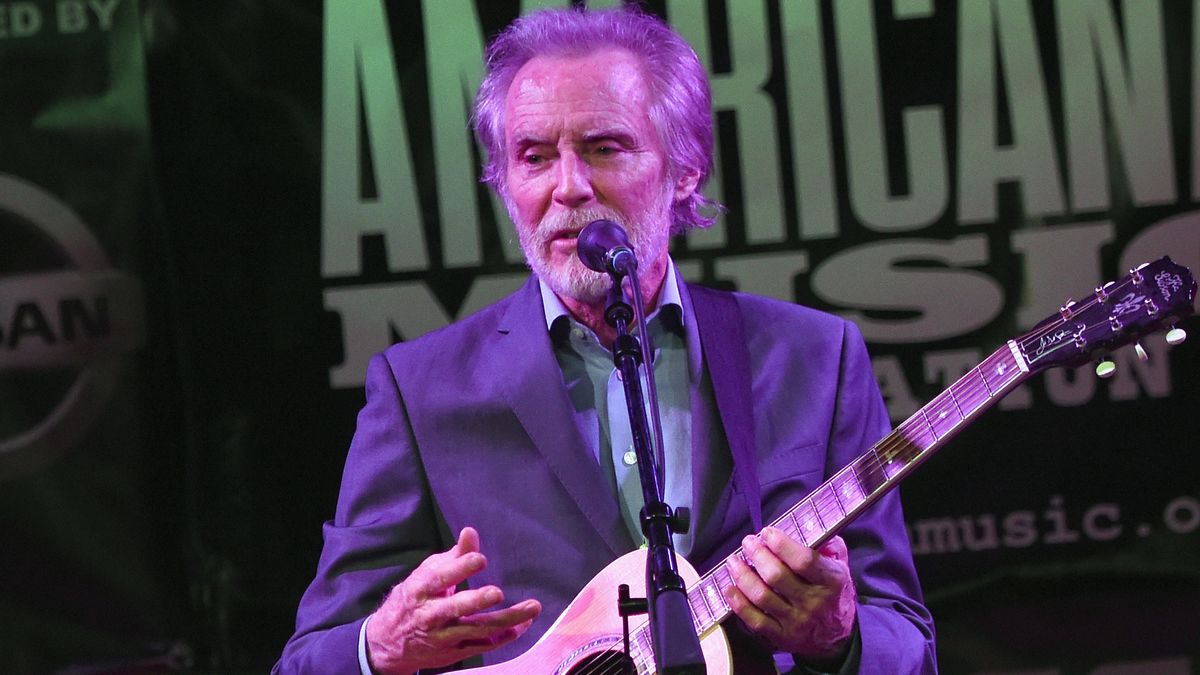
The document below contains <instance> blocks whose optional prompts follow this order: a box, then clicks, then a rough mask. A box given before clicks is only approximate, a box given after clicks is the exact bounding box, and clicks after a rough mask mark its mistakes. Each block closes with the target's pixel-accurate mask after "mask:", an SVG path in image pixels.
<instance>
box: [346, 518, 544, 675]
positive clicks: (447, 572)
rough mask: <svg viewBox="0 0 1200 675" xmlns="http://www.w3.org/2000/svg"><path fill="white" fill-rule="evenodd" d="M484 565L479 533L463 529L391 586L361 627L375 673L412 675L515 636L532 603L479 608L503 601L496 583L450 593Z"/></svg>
mask: <svg viewBox="0 0 1200 675" xmlns="http://www.w3.org/2000/svg"><path fill="white" fill-rule="evenodd" d="M486 565H487V559H486V558H484V557H483V554H482V553H480V552H479V534H478V533H476V532H475V530H474V529H472V528H470V527H466V528H463V531H462V532H460V533H459V535H458V543H456V544H455V545H454V546H451V547H450V550H448V551H446V552H445V553H435V554H433V555H431V556H429V557H428V558H426V559H425V560H423V561H422V562H421V564H420V565H418V566H417V568H416V569H415V570H413V572H412V574H410V575H408V578H407V579H405V580H404V581H402V582H400V583H398V584H396V585H395V586H393V587H392V590H391V591H390V592H389V593H388V596H387V599H386V600H384V601H383V605H381V606H380V607H379V609H377V610H375V613H374V614H373V615H371V620H370V623H368V624H367V635H366V638H367V639H366V642H367V658H368V660H369V661H370V663H371V668H372V670H374V671H375V672H376V673H380V674H381V675H385V674H386V675H392V674H397V675H399V674H403V675H409V674H411V673H415V672H416V671H417V670H418V669H421V668H435V667H438V666H446V665H450V664H451V663H455V662H458V661H461V660H463V659H465V658H467V657H469V656H474V655H476V654H481V653H483V652H486V651H490V650H492V649H495V648H496V647H499V646H501V645H504V644H507V643H509V642H512V641H513V640H515V639H517V638H518V637H520V635H521V634H522V633H524V632H525V630H526V629H528V628H529V625H530V624H531V623H533V620H534V618H536V617H537V615H538V614H539V613H541V611H542V605H541V603H539V602H538V601H537V600H532V599H530V600H525V601H523V602H518V603H517V604H515V605H513V606H512V607H508V608H505V609H498V610H493V611H490V612H485V611H483V610H485V609H487V608H489V607H493V606H495V605H497V604H499V603H500V602H502V601H503V600H504V594H503V592H501V590H500V589H499V588H497V587H495V586H484V587H483V588H478V589H472V590H467V591H458V592H456V591H455V587H456V586H458V584H460V583H462V582H463V581H465V580H466V579H467V578H469V577H470V576H472V575H473V574H475V573H477V572H479V571H480V570H482V569H483V568H484V567H485V566H486Z"/></svg>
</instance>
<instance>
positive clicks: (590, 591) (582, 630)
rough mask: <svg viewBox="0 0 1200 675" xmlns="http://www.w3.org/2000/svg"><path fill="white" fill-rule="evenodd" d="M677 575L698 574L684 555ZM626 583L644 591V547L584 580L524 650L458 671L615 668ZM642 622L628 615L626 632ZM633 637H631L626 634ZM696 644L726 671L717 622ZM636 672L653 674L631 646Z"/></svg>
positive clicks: (561, 672) (537, 673)
mask: <svg viewBox="0 0 1200 675" xmlns="http://www.w3.org/2000/svg"><path fill="white" fill-rule="evenodd" d="M678 564H679V575H680V576H681V577H683V581H684V583H685V584H686V585H687V586H688V587H691V586H693V585H694V584H695V583H696V582H697V581H699V579H700V576H699V575H698V574H697V573H696V570H695V568H693V567H692V566H691V565H690V564H688V562H687V561H686V560H684V559H683V558H682V557H680V558H678ZM621 584H628V585H629V593H630V595H632V596H633V597H635V598H640V597H645V596H646V550H645V549H639V550H637V551H633V552H630V553H626V554H625V555H623V556H621V557H620V558H617V559H616V560H614V561H612V562H611V563H609V564H608V566H606V567H605V568H604V569H603V570H601V571H600V573H599V574H597V575H596V576H595V577H592V580H591V581H589V582H588V584H587V585H586V586H584V587H583V590H582V591H580V592H579V594H578V595H576V596H575V599H574V600H572V601H571V604H569V605H567V609H566V610H565V611H563V613H562V614H561V615H560V616H559V617H558V618H557V619H555V621H554V625H552V626H550V629H549V630H547V631H546V633H545V634H544V635H542V637H541V639H539V640H538V641H537V643H536V644H535V645H533V647H531V648H530V649H529V651H527V652H525V653H524V654H522V655H520V656H518V657H517V658H515V659H513V660H511V661H505V662H504V663H498V664H496V665H493V666H484V667H482V668H469V669H467V670H465V671H460V672H463V673H476V674H477V675H584V674H585V673H593V672H608V673H619V672H620V671H619V670H617V669H616V668H617V664H618V663H619V661H620V655H619V654H618V653H617V652H621V651H622V650H623V646H622V628H621V616H620V615H619V614H618V613H617V587H618V586H620V585H621ZM645 623H646V617H645V616H644V615H643V616H640V617H639V616H633V617H630V619H629V628H630V634H631V636H632V634H633V633H634V631H635V629H636V628H637V627H639V626H641V625H643V624H645ZM631 639H632V637H631ZM700 649H701V650H702V651H703V652H704V662H705V664H706V665H707V666H708V674H709V675H729V673H730V672H732V665H731V659H730V653H729V642H728V641H727V640H726V639H725V634H724V633H723V632H722V631H721V628H720V627H719V626H715V627H713V628H712V629H711V630H709V631H708V632H706V633H704V634H703V635H701V636H700ZM630 651H631V653H632V654H633V656H634V661H635V663H636V664H637V666H638V668H637V672H638V673H653V672H654V664H653V660H652V659H651V657H650V655H649V649H648V648H647V649H644V650H640V649H639V648H638V647H637V646H636V645H631V649H630Z"/></svg>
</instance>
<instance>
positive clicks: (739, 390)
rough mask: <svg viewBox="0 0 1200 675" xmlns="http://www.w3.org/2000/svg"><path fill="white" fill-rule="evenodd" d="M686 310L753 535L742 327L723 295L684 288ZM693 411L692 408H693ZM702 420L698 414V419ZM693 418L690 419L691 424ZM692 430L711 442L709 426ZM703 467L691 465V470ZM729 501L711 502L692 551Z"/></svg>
mask: <svg viewBox="0 0 1200 675" xmlns="http://www.w3.org/2000/svg"><path fill="white" fill-rule="evenodd" d="M688 291H689V294H690V295H691V301H692V307H693V311H694V312H695V316H696V325H697V329H698V331H699V333H700V345H701V349H702V350H703V353H704V365H705V366H706V370H707V373H708V376H709V378H710V381H711V382H712V392H713V397H714V400H715V402H716V406H717V410H718V412H719V418H720V421H721V425H722V426H723V427H724V431H725V438H726V440H727V441H728V442H729V452H730V455H731V457H732V459H733V481H734V482H735V483H736V485H737V486H738V487H739V488H740V493H741V497H742V498H743V499H744V500H745V507H746V510H747V512H748V513H749V514H750V522H751V523H752V524H753V525H754V529H755V531H758V530H761V529H762V527H763V518H762V499H761V496H760V493H761V490H760V487H759V484H758V463H757V454H758V453H757V451H756V447H757V446H756V444H755V438H754V410H753V401H752V399H751V388H750V352H749V350H748V349H747V346H746V336H745V331H744V328H743V323H742V314H741V309H740V308H739V307H738V304H737V300H735V299H734V297H733V296H732V295H730V294H728V293H720V292H717V291H713V290H711V289H707V288H704V287H701V286H691V285H689V286H688ZM693 409H694V410H695V407H693ZM701 416H702V415H701ZM696 417H698V416H696V415H693V419H696ZM708 424H709V425H710V426H708V427H707V428H706V427H704V426H695V425H694V426H693V428H694V429H696V430H698V431H701V432H702V433H703V434H704V436H703V437H704V438H712V437H713V436H714V435H713V433H712V432H713V431H716V430H715V429H713V428H712V425H715V420H713V421H712V422H709V423H708ZM707 450H708V452H706V453H704V455H702V456H705V457H708V458H710V459H709V460H708V461H710V462H711V461H712V459H711V458H715V457H718V456H719V454H718V449H716V448H708V449H707ZM704 463H705V462H697V463H696V469H705V468H706V467H703V466H701V465H702V464H704ZM729 499H730V495H729V490H728V489H726V490H725V491H724V493H723V494H722V495H721V497H720V500H719V502H718V503H717V508H718V511H717V512H715V513H713V514H712V517H711V518H709V519H707V520H708V522H709V524H710V525H711V526H712V528H715V529H711V530H710V529H709V528H706V530H705V532H698V533H697V541H696V544H697V547H699V546H700V545H701V544H702V542H701V541H700V535H702V534H708V535H714V536H715V534H716V529H719V528H720V521H722V520H724V517H723V516H724V511H725V509H726V508H727V506H728V501H729Z"/></svg>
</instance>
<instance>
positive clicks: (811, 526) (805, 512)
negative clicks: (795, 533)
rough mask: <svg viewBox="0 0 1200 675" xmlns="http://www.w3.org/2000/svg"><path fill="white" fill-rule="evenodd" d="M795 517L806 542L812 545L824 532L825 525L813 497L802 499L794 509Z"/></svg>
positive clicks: (807, 544)
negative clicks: (814, 506) (818, 513)
mask: <svg viewBox="0 0 1200 675" xmlns="http://www.w3.org/2000/svg"><path fill="white" fill-rule="evenodd" d="M792 513H793V517H797V516H798V517H797V520H798V521H799V525H800V532H801V534H802V535H803V537H804V544H805V545H806V546H812V545H813V543H814V542H816V541H817V539H818V538H819V537H820V536H821V535H822V534H824V532H825V526H824V524H822V523H821V522H820V516H818V515H817V511H816V509H815V508H813V504H812V500H811V499H804V500H801V502H800V503H799V504H797V505H796V508H794V509H792Z"/></svg>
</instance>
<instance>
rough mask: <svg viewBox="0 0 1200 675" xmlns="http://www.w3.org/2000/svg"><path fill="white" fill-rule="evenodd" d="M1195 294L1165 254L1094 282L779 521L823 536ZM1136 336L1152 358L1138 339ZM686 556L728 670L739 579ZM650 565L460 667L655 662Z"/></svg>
mask: <svg viewBox="0 0 1200 675" xmlns="http://www.w3.org/2000/svg"><path fill="white" fill-rule="evenodd" d="M1195 297H1196V281H1195V279H1194V278H1193V277H1192V275H1191V273H1190V272H1189V271H1188V269H1187V268H1186V267H1182V266H1180V265H1176V264H1175V263H1173V262H1172V261H1171V259H1170V258H1169V257H1163V258H1160V259H1158V260H1156V261H1154V262H1151V263H1144V264H1142V265H1141V266H1139V267H1137V268H1136V269H1134V270H1131V271H1130V272H1129V274H1127V275H1126V276H1124V277H1122V278H1121V279H1119V280H1117V281H1111V282H1108V283H1106V284H1104V285H1103V286H1100V287H1098V288H1096V289H1095V292H1094V293H1092V294H1091V295H1090V296H1089V297H1088V298H1087V299H1086V300H1083V301H1081V302H1078V303H1076V302H1073V301H1068V302H1067V303H1066V304H1065V305H1063V306H1062V307H1061V308H1060V309H1059V311H1058V313H1057V314H1054V315H1052V316H1050V317H1048V318H1047V319H1045V320H1044V321H1042V322H1041V323H1039V324H1038V325H1037V326H1036V327H1035V328H1034V329H1033V330H1031V331H1030V332H1028V333H1026V334H1024V335H1022V336H1020V337H1018V338H1015V339H1012V340H1009V341H1008V342H1007V343H1006V344H1005V345H1004V346H1003V347H1001V348H999V349H997V350H996V351H995V353H993V354H992V355H991V356H989V357H987V358H986V359H984V360H983V362H982V363H980V364H979V365H978V366H976V367H975V368H973V369H971V370H970V371H969V372H967V374H966V375H964V376H962V377H961V378H960V379H959V380H958V381H956V382H955V383H954V384H952V385H950V387H949V388H948V389H946V390H945V391H943V392H942V393H941V394H938V395H937V396H936V397H935V398H934V399H933V400H932V401H930V402H929V403H928V404H927V405H926V406H925V407H923V408H921V409H920V410H918V411H917V412H916V413H914V414H913V415H912V416H911V417H909V418H908V419H907V420H905V421H904V422H903V423H901V424H900V425H899V426H897V427H896V429H895V430H893V431H892V432H891V433H889V434H888V435H887V436H885V437H884V438H883V439H882V440H880V441H879V442H878V443H876V444H875V445H874V446H872V447H871V449H870V450H868V451H867V452H866V453H864V454H863V455H862V456H861V457H858V458H857V459H855V460H854V461H852V462H850V463H849V464H847V465H846V466H845V467H844V468H842V469H841V470H840V471H838V472H837V473H836V474H834V475H833V476H832V477H831V478H830V479H829V480H827V481H825V482H824V483H823V484H821V485H820V486H819V487H817V488H816V489H815V490H813V491H812V492H811V493H810V494H809V495H808V496H807V497H805V498H804V499H803V500H802V501H801V502H800V503H799V504H796V505H795V506H794V507H792V508H791V509H790V510H788V511H787V512H786V513H784V514H783V515H782V516H780V517H779V518H778V519H777V520H775V521H774V522H773V523H771V525H773V526H774V527H777V528H779V529H780V530H782V531H784V532H785V533H787V534H788V535H789V536H791V537H793V538H794V539H795V540H796V541H799V542H802V543H804V544H805V545H806V546H809V547H811V548H814V549H815V548H817V547H819V546H820V545H821V544H823V543H825V542H826V541H827V540H829V538H830V537H832V536H834V535H835V534H837V533H838V532H839V531H840V530H841V529H842V528H843V527H845V526H846V524H848V523H849V522H850V521H852V520H854V518H856V517H857V516H858V515H859V514H860V513H862V512H863V511H865V510H866V509H867V508H869V507H870V506H871V505H872V504H874V503H875V502H876V501H877V500H878V499H879V498H880V497H881V496H883V495H884V494H885V493H886V492H887V491H888V490H891V489H892V488H893V487H895V486H896V485H897V484H898V483H899V482H900V481H901V480H903V479H904V478H905V477H907V476H908V475H909V474H910V473H912V472H913V471H914V470H915V469H916V468H917V467H918V466H920V465H921V464H922V463H923V462H924V461H925V460H927V459H929V457H930V456H931V455H932V454H933V453H934V451H936V450H938V449H939V448H941V447H942V446H943V445H945V444H946V442H948V441H949V440H950V439H951V438H953V437H954V435H955V434H957V433H958V432H960V431H962V430H963V429H964V428H966V426H967V425H968V424H969V423H971V422H972V421H973V420H974V419H975V418H977V417H978V416H979V415H981V414H982V413H983V412H984V411H985V410H987V409H988V408H990V407H992V406H993V405H995V404H996V402H997V401H999V400H1000V399H1001V398H1002V397H1003V396H1004V395H1005V394H1007V393H1008V392H1010V391H1012V390H1013V389H1014V388H1015V387H1017V386H1018V385H1020V384H1021V383H1022V382H1024V381H1025V380H1027V379H1029V378H1030V377H1032V376H1033V375H1034V374H1035V373H1037V372H1040V371H1042V370H1046V369H1049V368H1052V367H1057V366H1079V365H1083V364H1085V363H1088V362H1089V361H1091V360H1093V359H1096V358H1098V357H1102V356H1103V355H1105V354H1107V353H1108V352H1111V351H1112V350H1114V349H1117V348H1119V347H1122V346H1125V345H1127V344H1129V343H1131V342H1133V343H1137V340H1138V339H1139V338H1140V337H1142V336H1143V335H1146V334H1149V333H1152V332H1154V331H1157V330H1160V329H1162V328H1170V330H1169V331H1168V332H1167V335H1166V340H1167V342H1168V343H1170V344H1172V345H1174V344H1178V343H1180V342H1182V341H1183V339H1184V338H1185V337H1186V334H1185V333H1184V332H1183V330H1182V329H1180V328H1177V327H1173V326H1174V324H1175V323H1176V321H1178V320H1179V319H1180V318H1183V317H1186V316H1188V315H1189V314H1191V313H1192V312H1193V311H1194V308H1193V302H1194V300H1195ZM1135 348H1136V349H1137V351H1138V355H1139V357H1141V358H1145V351H1144V350H1142V347H1141V344H1140V343H1139V344H1136V346H1135ZM1113 368H1115V366H1113V364H1112V362H1111V361H1108V360H1102V361H1101V362H1100V365H1099V366H1098V367H1097V374H1099V375H1100V376H1101V377H1107V376H1109V375H1111V374H1112V372H1113ZM733 556H739V557H741V558H742V560H743V561H745V560H746V558H745V556H744V554H743V553H742V550H741V549H740V548H739V549H738V550H737V551H734V552H733V553H731V554H730V556H729V557H727V558H726V561H728V560H730V559H732V557H733ZM678 562H679V573H680V575H681V576H682V577H683V579H684V582H685V583H686V584H687V589H688V590H687V597H688V603H689V605H690V606H691V609H692V615H693V621H694V627H695V629H696V634H697V635H698V636H699V637H700V647H701V649H702V650H703V652H704V658H705V664H706V665H707V667H708V672H709V673H710V675H726V674H727V673H729V672H731V669H732V668H731V665H730V661H731V658H730V651H729V644H728V642H727V641H726V639H725V636H724V633H723V632H722V631H721V627H720V624H721V622H722V621H723V620H725V619H726V618H728V617H729V616H730V615H731V614H732V612H731V610H730V608H729V605H728V604H727V603H726V602H725V596H724V593H723V589H724V588H726V587H728V586H732V585H733V580H732V578H731V577H730V574H729V570H728V568H727V563H726V562H724V561H723V562H722V563H721V564H719V565H717V566H716V567H715V568H714V569H713V570H711V571H710V572H708V573H707V574H705V575H704V576H700V575H699V574H697V573H696V570H695V569H694V568H693V567H692V566H691V565H689V564H688V563H687V561H686V560H684V559H682V558H680V559H679V561H678ZM645 570H646V552H645V550H638V551H633V552H631V553H627V554H626V555H623V556H621V557H620V558H618V559H616V560H614V561H613V562H612V563H610V564H609V565H608V566H607V567H605V568H604V569H603V570H602V571H601V572H600V573H599V574H597V575H596V576H595V577H593V578H592V580H591V581H589V582H588V584H587V585H586V586H584V587H583V590H582V591H580V592H579V594H578V595H576V596H575V598H574V599H573V600H572V601H571V603H570V604H569V605H568V606H567V609H566V610H565V611H564V612H563V613H562V614H561V615H560V616H559V617H558V618H557V619H556V620H555V622H554V624H553V625H552V626H551V627H550V629H549V630H547V631H546V633H545V634H544V635H542V637H541V639H539V640H538V641H537V643H536V644H534V646H533V647H531V648H530V649H529V651H527V652H525V653H524V654H522V655H521V656H518V657H517V658H515V659H512V660H510V661H506V662H504V663H500V664H496V665H493V666H485V667H483V668H472V669H468V670H466V671H460V672H465V673H475V674H476V675H619V674H621V673H624V672H626V670H625V669H626V667H627V665H628V663H629V661H632V665H633V669H634V670H635V671H636V672H637V673H638V674H639V675H646V674H649V673H653V672H655V668H654V654H653V651H652V649H651V644H650V626H649V623H648V621H647V620H646V619H645V617H641V619H640V622H639V623H631V625H630V637H629V640H630V648H629V654H628V655H627V656H626V655H625V653H624V651H623V630H622V620H621V618H620V616H619V615H618V613H617V587H618V586H619V585H620V584H628V585H629V587H630V590H631V591H632V594H633V595H634V596H644V595H645ZM627 659H628V661H627Z"/></svg>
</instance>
